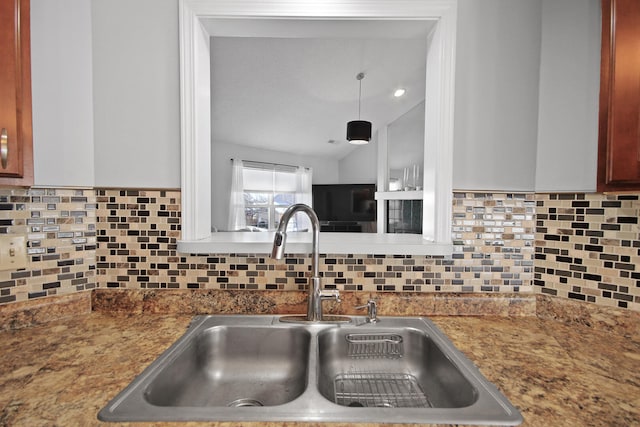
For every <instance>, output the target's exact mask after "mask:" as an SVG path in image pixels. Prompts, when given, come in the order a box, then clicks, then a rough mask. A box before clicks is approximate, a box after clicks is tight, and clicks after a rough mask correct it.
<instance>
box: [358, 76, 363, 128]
mask: <svg viewBox="0 0 640 427" xmlns="http://www.w3.org/2000/svg"><path fill="white" fill-rule="evenodd" d="M361 104H362V79H360V89H359V90H358V120H360V106H361Z"/></svg>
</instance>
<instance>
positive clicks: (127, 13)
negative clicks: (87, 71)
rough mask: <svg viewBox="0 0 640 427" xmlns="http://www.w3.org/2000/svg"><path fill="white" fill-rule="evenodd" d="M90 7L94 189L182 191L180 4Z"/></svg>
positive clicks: (125, 1) (107, 2)
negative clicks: (161, 189)
mask: <svg viewBox="0 0 640 427" xmlns="http://www.w3.org/2000/svg"><path fill="white" fill-rule="evenodd" d="M49 1H50V0H49ZM91 5H92V19H93V90H94V121H95V176H96V178H95V183H96V185H97V186H105V187H155V188H179V187H180V108H179V93H180V92H179V87H180V86H179V80H180V75H179V55H178V54H179V51H178V2H177V0H135V1H132V0H92V3H91Z"/></svg>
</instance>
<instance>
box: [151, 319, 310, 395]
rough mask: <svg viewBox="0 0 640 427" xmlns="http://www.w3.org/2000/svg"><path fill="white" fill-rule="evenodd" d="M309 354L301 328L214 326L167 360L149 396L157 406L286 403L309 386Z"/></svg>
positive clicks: (307, 338) (305, 335)
mask: <svg viewBox="0 0 640 427" xmlns="http://www.w3.org/2000/svg"><path fill="white" fill-rule="evenodd" d="M308 355H309V333H308V332H306V331H305V330H302V329H291V328H289V329H283V328H274V327H255V328H247V327H242V326H216V327H211V328H208V329H205V330H204V331H202V332H201V333H199V334H198V336H196V337H194V339H193V340H192V342H191V344H190V345H188V346H187V347H186V348H185V349H184V350H183V351H182V352H181V353H180V354H179V355H178V356H176V357H175V358H174V359H173V360H171V361H169V362H168V363H167V365H166V366H165V367H164V369H162V371H161V372H160V373H159V374H158V376H156V377H155V378H154V379H153V380H152V381H151V382H150V384H149V386H148V387H147V389H146V392H145V398H146V399H147V401H148V402H149V403H151V404H152V405H157V406H236V407H239V406H273V405H281V404H283V403H286V402H289V401H291V400H293V399H295V398H296V397H298V396H299V395H301V394H302V392H303V391H304V390H305V387H306V384H307V360H308ZM257 362H259V363H257Z"/></svg>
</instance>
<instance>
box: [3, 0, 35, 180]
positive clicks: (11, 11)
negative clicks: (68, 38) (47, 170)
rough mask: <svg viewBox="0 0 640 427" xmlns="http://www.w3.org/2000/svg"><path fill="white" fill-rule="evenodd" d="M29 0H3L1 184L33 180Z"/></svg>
mask: <svg viewBox="0 0 640 427" xmlns="http://www.w3.org/2000/svg"><path fill="white" fill-rule="evenodd" d="M29 13H30V12H29V1H28V0H0V184H5V185H31V184H32V183H33V159H32V131H31V59H30V45H29V44H30V37H29V31H30V28H29V21H30V20H29Z"/></svg>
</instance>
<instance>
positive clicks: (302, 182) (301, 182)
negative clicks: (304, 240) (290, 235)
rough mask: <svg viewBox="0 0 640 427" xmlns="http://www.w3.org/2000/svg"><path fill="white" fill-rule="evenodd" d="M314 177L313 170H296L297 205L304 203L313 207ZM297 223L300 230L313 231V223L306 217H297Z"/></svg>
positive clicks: (300, 168) (299, 168)
mask: <svg viewBox="0 0 640 427" xmlns="http://www.w3.org/2000/svg"><path fill="white" fill-rule="evenodd" d="M312 177H313V171H312V169H311V168H304V167H298V168H297V170H296V195H295V202H296V203H304V204H305V205H308V206H310V207H313V196H312V193H311V191H312V187H311V180H312ZM296 222H297V224H298V230H307V231H311V221H309V217H308V216H306V215H297V218H296Z"/></svg>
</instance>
